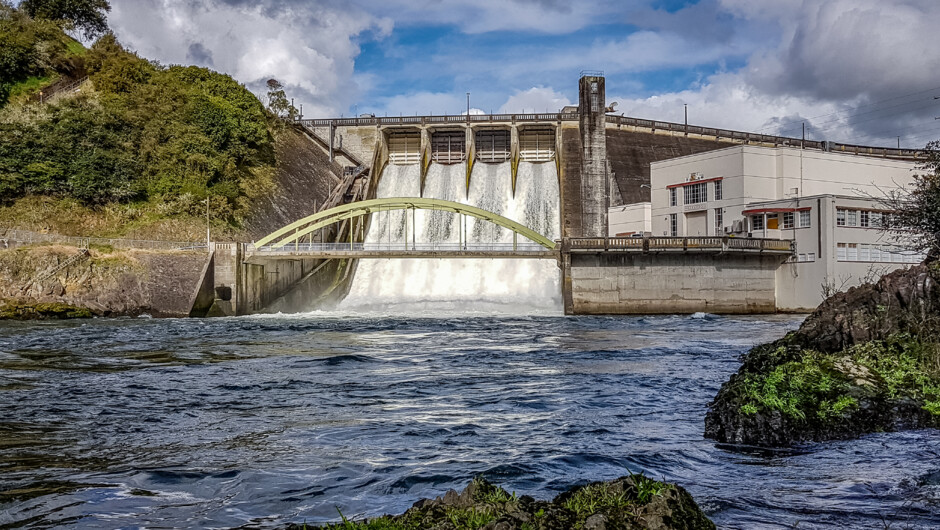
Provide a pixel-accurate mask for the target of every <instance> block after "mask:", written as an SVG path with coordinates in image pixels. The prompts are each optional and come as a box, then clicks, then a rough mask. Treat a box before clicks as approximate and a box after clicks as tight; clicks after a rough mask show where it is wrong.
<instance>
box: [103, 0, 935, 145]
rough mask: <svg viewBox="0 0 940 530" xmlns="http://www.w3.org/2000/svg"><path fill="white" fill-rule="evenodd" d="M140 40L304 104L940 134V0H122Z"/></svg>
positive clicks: (859, 133)
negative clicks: (584, 101) (275, 86)
mask: <svg viewBox="0 0 940 530" xmlns="http://www.w3.org/2000/svg"><path fill="white" fill-rule="evenodd" d="M111 4H112V11H111V13H110V15H109V23H110V25H111V27H112V29H113V31H114V32H115V34H116V35H117V37H118V39H119V40H120V41H121V42H122V43H124V44H125V45H126V46H127V47H128V48H130V49H132V50H135V51H137V52H138V53H139V54H140V55H142V56H144V57H147V58H149V59H155V60H158V61H160V62H161V63H164V64H196V65H200V66H206V67H210V68H213V69H215V70H219V71H222V72H225V73H228V74H230V75H232V76H233V77H234V78H235V79H237V80H239V81H240V82H242V83H244V84H245V85H246V86H247V87H248V88H250V89H251V90H253V91H254V92H256V93H259V94H261V93H263V91H264V90H265V88H264V84H265V81H266V80H268V79H270V78H276V79H278V80H279V81H281V82H282V83H283V84H284V85H285V86H286V90H287V93H288V96H289V97H292V98H294V100H295V104H296V105H297V106H300V105H301V104H303V110H304V115H305V117H308V118H318V117H334V116H335V117H339V116H341V115H342V116H350V115H355V114H363V113H374V114H375V115H377V116H384V115H389V116H397V115H414V114H422V115H423V114H460V113H462V112H466V107H467V96H466V93H467V92H469V93H470V105H471V107H472V108H473V110H472V112H486V113H489V112H498V113H507V112H524V111H525V112H533V111H536V112H546V111H548V112H555V111H558V110H559V109H560V108H561V107H562V106H564V105H567V104H571V103H572V102H576V101H577V97H578V94H577V82H578V77H579V74H580V72H581V71H585V70H590V71H603V72H604V73H605V76H606V78H607V82H606V86H607V101H608V104H609V103H610V102H613V101H616V102H617V107H616V113H617V114H624V115H626V116H633V117H639V118H648V119H656V120H663V121H678V122H681V121H683V112H684V110H685V108H686V106H687V107H688V115H689V123H691V124H694V125H702V126H708V127H722V128H730V129H736V130H745V131H751V132H764V133H768V134H782V135H786V136H796V137H799V136H800V135H801V134H802V128H803V125H804V124H805V126H806V134H807V138H810V139H814V140H832V141H839V142H847V143H856V144H862V145H887V146H895V145H897V143H898V141H899V139H898V137H899V136H900V143H901V145H902V146H903V147H923V146H924V144H925V143H926V142H927V141H929V140H932V139H937V138H940V120H935V119H934V118H935V117H938V116H940V99H934V98H935V97H936V96H940V75H938V73H940V0H773V1H770V0H697V1H695V0H692V1H680V0H595V1H584V0H347V1H341V0H111Z"/></svg>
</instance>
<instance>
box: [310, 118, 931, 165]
mask: <svg viewBox="0 0 940 530" xmlns="http://www.w3.org/2000/svg"><path fill="white" fill-rule="evenodd" d="M578 119H579V115H578V113H576V112H574V113H570V112H569V113H562V112H555V113H545V114H473V115H471V116H470V119H469V120H468V119H467V116H466V115H443V116H441V115H428V116H397V117H396V116H385V117H375V116H369V117H365V118H321V119H300V120H296V121H297V122H299V123H301V124H302V125H306V126H308V127H328V126H330V125H334V126H337V125H339V126H352V127H361V126H369V125H371V126H380V125H427V124H436V123H467V122H468V121H469V122H470V123H471V124H472V123H484V122H485V123H500V122H508V123H520V122H522V123H531V122H563V121H578ZM606 121H607V123H611V124H615V125H617V126H618V127H623V126H627V127H638V128H644V129H651V130H653V131H657V130H662V131H668V132H675V133H684V134H696V135H699V136H713V137H715V139H716V140H720V139H727V140H732V141H735V140H739V141H741V142H744V143H757V144H773V145H782V146H788V147H800V146H802V147H803V148H805V149H815V150H821V151H826V152H841V153H849V154H855V155H865V156H881V157H886V158H887V157H891V158H902V159H918V158H923V157H924V156H925V151H924V150H923V149H898V148H894V147H875V146H865V145H856V144H843V143H839V142H827V141H820V140H804V139H802V138H793V137H789V136H776V135H772V134H762V133H752V132H745V131H735V130H732V129H719V128H714V127H702V126H699V125H686V124H684V123H676V122H668V121H658V120H648V119H644V118H632V117H629V116H612V115H607V117H606Z"/></svg>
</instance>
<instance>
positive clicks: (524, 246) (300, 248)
mask: <svg viewBox="0 0 940 530" xmlns="http://www.w3.org/2000/svg"><path fill="white" fill-rule="evenodd" d="M247 250H248V252H261V253H264V252H310V253H317V252H348V251H362V252H401V251H403V250H414V251H420V252H548V251H549V249H547V248H545V247H543V246H542V245H539V244H538V243H531V242H520V243H516V244H513V243H466V244H461V243H410V242H409V243H405V242H401V241H400V242H397V243H299V242H298V243H288V244H286V245H284V246H282V247H274V246H271V245H265V246H262V247H255V246H254V245H248V248H247Z"/></svg>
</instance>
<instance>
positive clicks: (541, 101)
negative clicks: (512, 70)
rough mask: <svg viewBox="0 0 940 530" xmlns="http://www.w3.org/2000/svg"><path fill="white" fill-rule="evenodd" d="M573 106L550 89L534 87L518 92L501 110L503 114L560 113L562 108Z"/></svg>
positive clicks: (562, 96) (510, 97)
mask: <svg viewBox="0 0 940 530" xmlns="http://www.w3.org/2000/svg"><path fill="white" fill-rule="evenodd" d="M566 105H571V101H570V100H569V99H568V98H566V97H565V96H564V95H562V94H560V93H558V92H555V91H554V90H552V89H551V88H548V87H532V88H530V89H528V90H522V91H518V92H516V93H515V94H513V95H512V96H509V99H508V100H506V103H503V105H502V106H501V107H500V108H499V112H500V113H501V114H515V113H524V112H558V111H559V110H561V108H562V107H564V106H566Z"/></svg>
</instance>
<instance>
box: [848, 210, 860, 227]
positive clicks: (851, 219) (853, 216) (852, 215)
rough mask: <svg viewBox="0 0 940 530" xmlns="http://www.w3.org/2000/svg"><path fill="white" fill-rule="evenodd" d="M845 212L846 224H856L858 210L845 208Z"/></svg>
mask: <svg viewBox="0 0 940 530" xmlns="http://www.w3.org/2000/svg"><path fill="white" fill-rule="evenodd" d="M846 213H847V214H848V215H846V218H845V224H846V226H858V210H847V211H846Z"/></svg>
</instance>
